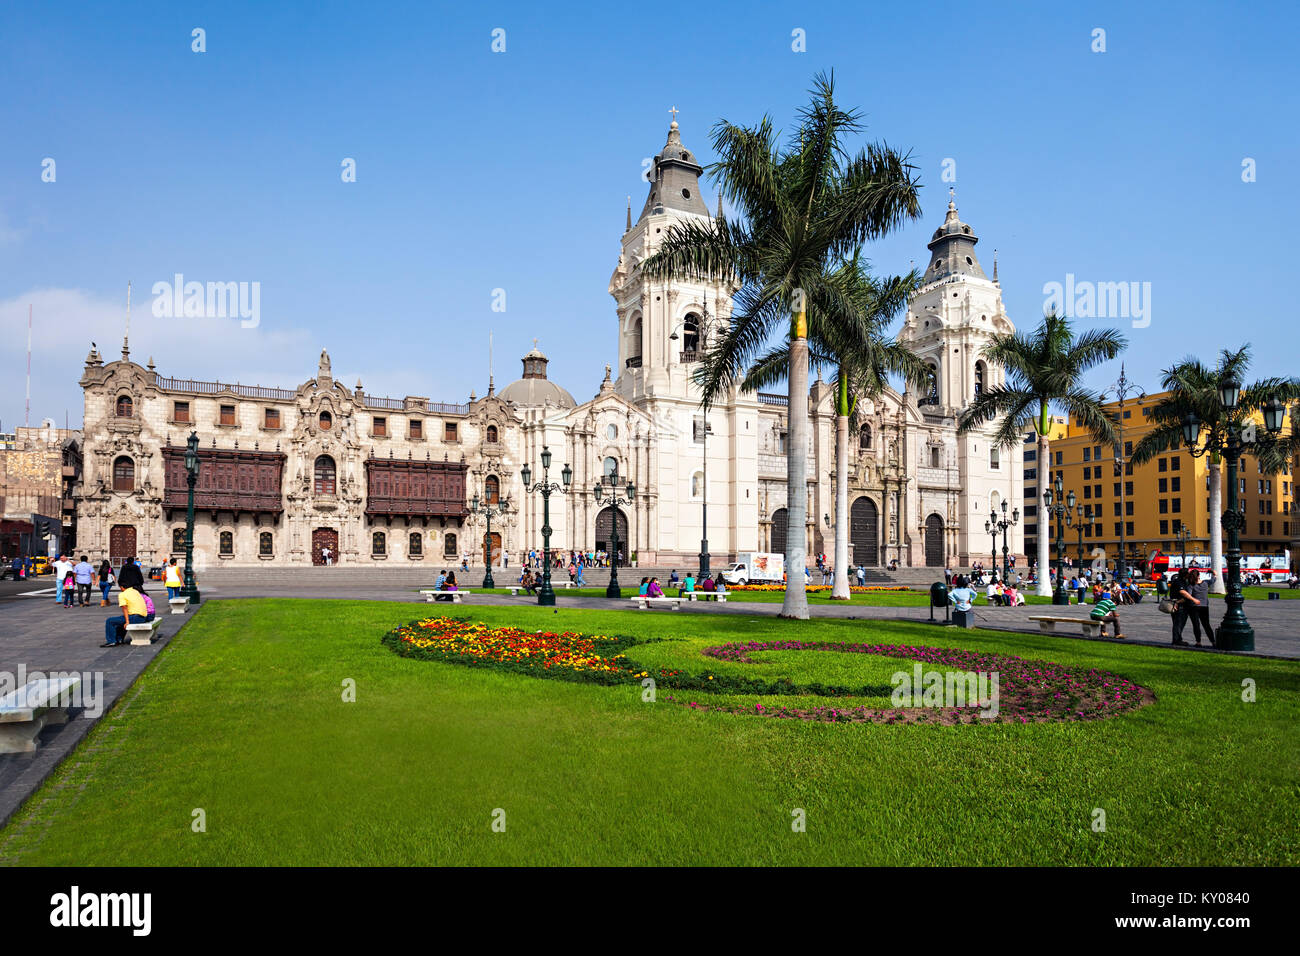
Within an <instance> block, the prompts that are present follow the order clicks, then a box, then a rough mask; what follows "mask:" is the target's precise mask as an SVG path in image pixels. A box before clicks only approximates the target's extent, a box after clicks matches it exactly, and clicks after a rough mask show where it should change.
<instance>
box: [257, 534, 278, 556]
mask: <svg viewBox="0 0 1300 956" xmlns="http://www.w3.org/2000/svg"><path fill="white" fill-rule="evenodd" d="M274 545H275V539H274V538H272V537H271V532H269V531H263V532H262V533H261V534H259V535H258V536H257V553H258V554H266V555H270V554H274V553H275V549H274Z"/></svg>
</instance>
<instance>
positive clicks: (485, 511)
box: [469, 466, 568, 588]
mask: <svg viewBox="0 0 1300 956" xmlns="http://www.w3.org/2000/svg"><path fill="white" fill-rule="evenodd" d="M565 467H568V466H565ZM469 510H470V512H471V513H473V514H480V513H481V514H482V515H483V517H484V518H486V519H487V532H486V535H485V540H486V541H487V570H486V571H484V572H483V587H485V588H494V587H496V586H497V583H496V581H495V580H493V578H492V517H493V516H494V515H506V514H509V513H510V502H509V501H505V500H502V501H499V502H498V504H497V506H496V507H495V508H493V507H492V506H491V504H490V503H488V502H486V501H485V502H484V503H483V504H482V505H481V506H480V504H479V500H478V495H475V496H474V497H473V498H472V499H471V500H470V503H469Z"/></svg>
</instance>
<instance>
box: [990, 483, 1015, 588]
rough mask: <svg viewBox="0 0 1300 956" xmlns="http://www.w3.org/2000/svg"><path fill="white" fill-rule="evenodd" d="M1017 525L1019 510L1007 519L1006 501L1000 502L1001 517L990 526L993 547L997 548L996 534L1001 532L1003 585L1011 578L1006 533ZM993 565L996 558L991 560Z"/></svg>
mask: <svg viewBox="0 0 1300 956" xmlns="http://www.w3.org/2000/svg"><path fill="white" fill-rule="evenodd" d="M986 523H987V522H986ZM1018 524H1020V509H1019V508H1016V509H1015V510H1013V511H1012V512H1011V517H1010V518H1008V517H1007V503H1006V500H1005V499H1003V501H1002V517H1001V518H999V519H998V520H997V521H994V522H993V525H992V527H993V544H994V546H995V547H996V546H997V533H998V532H999V531H1001V532H1002V581H1003V583H1005V582H1006V581H1007V579H1008V578H1009V577H1010V576H1011V562H1010V558H1009V555H1010V554H1011V546H1010V544H1009V543H1008V542H1007V531H1008V530H1009V529H1010V528H1014V527H1015V526H1016V525H1018ZM993 563H994V565H996V564H997V558H996V557H995V558H994V559H993Z"/></svg>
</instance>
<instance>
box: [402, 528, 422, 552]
mask: <svg viewBox="0 0 1300 956" xmlns="http://www.w3.org/2000/svg"><path fill="white" fill-rule="evenodd" d="M406 550H407V552H408V553H409V554H410V555H411V557H413V558H418V557H422V556H423V555H424V536H423V535H421V534H420V532H418V531H412V532H411V534H410V537H409V538H408V540H407V548H406Z"/></svg>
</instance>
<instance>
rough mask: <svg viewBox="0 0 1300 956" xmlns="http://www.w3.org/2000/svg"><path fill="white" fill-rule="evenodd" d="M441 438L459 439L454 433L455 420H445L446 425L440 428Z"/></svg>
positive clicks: (445, 439)
mask: <svg viewBox="0 0 1300 956" xmlns="http://www.w3.org/2000/svg"><path fill="white" fill-rule="evenodd" d="M442 440H443V441H460V438H459V437H457V434H456V423H455V422H447V423H446V425H444V426H443V429H442Z"/></svg>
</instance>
